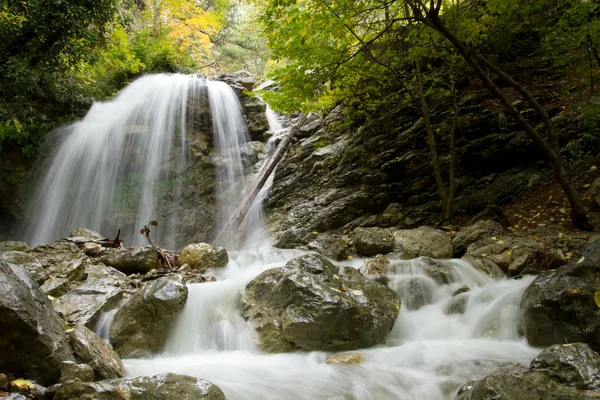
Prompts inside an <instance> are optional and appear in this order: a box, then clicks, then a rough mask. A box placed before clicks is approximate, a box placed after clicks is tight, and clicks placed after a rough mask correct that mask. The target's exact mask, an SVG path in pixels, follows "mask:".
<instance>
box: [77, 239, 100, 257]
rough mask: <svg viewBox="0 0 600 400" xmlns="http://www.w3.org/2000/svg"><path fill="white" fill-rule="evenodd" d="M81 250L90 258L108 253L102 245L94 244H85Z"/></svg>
mask: <svg viewBox="0 0 600 400" xmlns="http://www.w3.org/2000/svg"><path fill="white" fill-rule="evenodd" d="M81 250H83V252H84V253H85V254H87V255H89V256H98V255H100V254H102V253H104V252H105V251H106V249H105V248H104V247H102V245H100V244H98V243H92V242H88V243H84V244H83V246H82V247H81Z"/></svg>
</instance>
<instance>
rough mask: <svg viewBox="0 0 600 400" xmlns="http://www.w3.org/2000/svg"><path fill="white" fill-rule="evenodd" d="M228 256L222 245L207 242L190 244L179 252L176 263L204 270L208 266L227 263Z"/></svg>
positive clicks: (218, 266) (201, 271)
mask: <svg viewBox="0 0 600 400" xmlns="http://www.w3.org/2000/svg"><path fill="white" fill-rule="evenodd" d="M228 262H229V256H228V255H227V250H225V249H224V248H223V247H215V246H212V245H210V244H208V243H195V244H190V245H188V246H186V247H184V248H183V250H181V251H180V252H179V259H178V262H177V264H178V265H179V266H182V265H184V264H187V265H188V266H189V267H190V268H192V269H195V270H198V271H200V273H204V272H206V270H207V269H209V268H220V267H224V266H226V265H227V263H228Z"/></svg>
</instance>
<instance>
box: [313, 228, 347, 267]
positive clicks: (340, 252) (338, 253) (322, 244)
mask: <svg viewBox="0 0 600 400" xmlns="http://www.w3.org/2000/svg"><path fill="white" fill-rule="evenodd" d="M307 247H308V248H309V249H311V250H315V251H317V252H319V253H321V254H323V255H324V256H326V257H330V258H333V259H334V260H337V261H342V260H346V259H348V256H349V255H350V249H349V248H348V245H347V244H346V242H345V241H344V240H342V239H341V238H339V237H335V236H331V235H328V234H326V233H323V234H320V235H318V236H317V237H316V238H315V239H314V240H313V241H311V242H309V243H308V245H307Z"/></svg>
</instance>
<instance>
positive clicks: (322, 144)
mask: <svg viewBox="0 0 600 400" xmlns="http://www.w3.org/2000/svg"><path fill="white" fill-rule="evenodd" d="M312 146H313V149H314V150H318V149H321V148H323V147H325V146H327V140H326V139H325V138H323V139H321V140H317V141H316V142H313V144H312Z"/></svg>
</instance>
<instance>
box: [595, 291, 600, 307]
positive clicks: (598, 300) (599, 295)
mask: <svg viewBox="0 0 600 400" xmlns="http://www.w3.org/2000/svg"><path fill="white" fill-rule="evenodd" d="M594 300H596V305H597V306H598V308H600V292H596V293H594Z"/></svg>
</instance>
